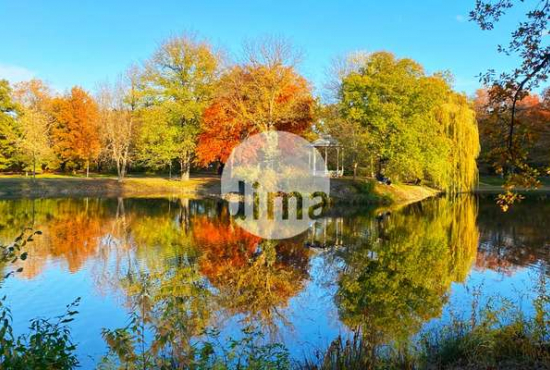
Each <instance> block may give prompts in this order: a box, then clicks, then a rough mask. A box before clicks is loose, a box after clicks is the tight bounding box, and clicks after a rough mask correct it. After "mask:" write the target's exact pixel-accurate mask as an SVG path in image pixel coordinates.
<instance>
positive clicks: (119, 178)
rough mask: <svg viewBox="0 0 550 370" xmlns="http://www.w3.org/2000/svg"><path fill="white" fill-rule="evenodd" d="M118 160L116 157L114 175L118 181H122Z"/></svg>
mask: <svg viewBox="0 0 550 370" xmlns="http://www.w3.org/2000/svg"><path fill="white" fill-rule="evenodd" d="M120 167H121V166H120V160H118V159H117V161H116V176H117V180H118V182H122V171H121V168H120Z"/></svg>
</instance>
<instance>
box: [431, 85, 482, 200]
mask: <svg viewBox="0 0 550 370" xmlns="http://www.w3.org/2000/svg"><path fill="white" fill-rule="evenodd" d="M437 109H438V114H437V115H438V118H439V121H440V122H441V124H442V125H443V128H444V133H445V135H446V136H447V139H448V141H449V155H448V159H449V160H448V163H449V165H448V166H447V167H446V172H447V173H446V175H447V176H446V178H445V182H444V183H442V184H440V185H441V187H442V188H443V189H444V190H445V191H447V192H449V193H451V194H456V193H460V192H465V191H469V190H471V189H472V188H473V187H474V186H475V185H476V183H477V180H478V170H477V157H478V156H479V153H480V150H481V147H480V144H479V132H478V128H477V121H476V117H475V112H474V110H473V109H472V108H471V107H470V104H469V103H468V100H467V98H466V97H465V96H464V95H461V94H457V93H455V92H453V91H450V90H449V91H448V94H447V101H446V102H445V103H444V104H442V105H440V106H438V107H437Z"/></svg>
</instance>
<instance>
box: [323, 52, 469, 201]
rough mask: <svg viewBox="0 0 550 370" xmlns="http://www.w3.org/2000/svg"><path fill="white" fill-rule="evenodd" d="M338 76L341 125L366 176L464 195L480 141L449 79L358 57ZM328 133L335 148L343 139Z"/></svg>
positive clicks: (384, 58) (402, 62)
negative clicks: (360, 151)
mask: <svg viewBox="0 0 550 370" xmlns="http://www.w3.org/2000/svg"><path fill="white" fill-rule="evenodd" d="M355 60H356V62H355V64H354V65H353V66H352V67H350V68H348V69H347V70H346V71H345V73H341V81H340V87H339V91H338V104H337V105H338V107H339V111H340V117H339V118H340V119H344V120H345V121H347V122H354V123H356V126H357V128H358V131H360V132H359V133H358V135H357V137H358V138H359V139H358V140H361V141H362V142H361V145H360V146H361V148H365V151H366V153H367V154H366V155H365V156H364V158H363V159H362V161H363V163H360V166H361V167H363V168H367V173H369V172H370V173H371V174H373V175H374V174H375V173H376V174H379V175H380V174H384V175H387V176H390V177H391V178H392V180H394V181H403V182H414V183H422V182H424V183H427V184H429V185H431V186H434V187H437V188H439V189H441V190H443V191H445V192H448V193H458V192H462V191H469V190H471V189H472V188H473V186H474V185H475V183H476V179H477V167H476V158H477V156H478V154H479V138H478V133H477V124H476V121H475V114H474V111H473V109H471V108H470V106H469V104H468V101H467V99H466V97H465V96H463V95H461V94H457V93H456V92H454V91H453V90H452V88H451V80H452V78H451V76H450V75H448V74H445V73H437V74H434V75H427V74H426V73H425V72H424V70H423V68H422V66H421V65H420V64H418V63H416V62H415V61H413V60H411V59H406V58H405V59H398V58H395V57H394V56H393V55H392V54H390V53H387V52H378V53H373V54H365V55H364V56H363V57H362V58H356V59H355ZM327 125H328V129H329V131H331V134H333V135H334V136H335V137H337V138H339V139H340V140H341V141H342V142H347V141H349V139H346V137H345V134H344V133H342V132H341V131H342V130H341V129H339V128H338V127H337V126H338V125H335V129H334V130H331V129H330V128H331V124H330V122H328V124H327Z"/></svg>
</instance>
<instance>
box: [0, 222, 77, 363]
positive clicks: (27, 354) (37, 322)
mask: <svg viewBox="0 0 550 370" xmlns="http://www.w3.org/2000/svg"><path fill="white" fill-rule="evenodd" d="M40 234H41V233H40V232H39V231H37V232H34V233H30V234H29V233H28V232H27V233H23V234H21V235H20V236H19V237H17V238H16V239H15V241H14V242H13V243H11V244H9V245H0V267H1V266H4V265H5V264H6V263H16V262H17V261H25V260H26V259H27V252H25V251H24V248H25V246H26V245H27V244H28V243H30V242H32V241H33V237H34V236H35V235H40ZM22 270H23V268H21V267H19V268H18V269H16V270H12V271H9V272H8V273H6V274H5V276H4V278H8V277H10V276H12V275H13V274H15V273H19V272H21V271H22ZM5 299H6V297H5V296H4V297H3V298H2V299H1V300H0V369H2V370H3V369H10V370H11V369H13V370H19V369H21V370H27V369H52V370H54V369H55V370H65V369H74V368H76V367H77V366H78V365H79V362H78V359H77V356H76V354H75V350H76V344H74V343H73V342H72V339H71V334H70V329H69V327H68V325H67V324H68V323H70V322H71V321H73V320H74V316H75V315H76V314H77V313H78V311H76V306H78V303H79V301H80V299H77V300H76V301H75V302H73V303H72V304H70V305H68V306H67V311H66V313H65V314H63V315H61V316H58V317H56V318H55V319H54V320H51V319H44V318H34V319H32V320H31V323H30V326H29V330H30V331H29V333H28V334H23V335H19V336H15V335H14V333H13V318H12V312H11V310H10V309H9V307H7V306H6V305H5V304H4V301H5Z"/></svg>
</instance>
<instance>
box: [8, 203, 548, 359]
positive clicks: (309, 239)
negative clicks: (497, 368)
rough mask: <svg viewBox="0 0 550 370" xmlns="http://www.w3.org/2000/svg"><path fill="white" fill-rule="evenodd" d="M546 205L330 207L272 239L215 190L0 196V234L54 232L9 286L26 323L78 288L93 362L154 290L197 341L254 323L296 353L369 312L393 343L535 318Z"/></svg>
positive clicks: (81, 341)
mask: <svg viewBox="0 0 550 370" xmlns="http://www.w3.org/2000/svg"><path fill="white" fill-rule="evenodd" d="M549 215H550V200H547V199H545V198H541V199H528V200H525V201H523V202H522V203H520V204H518V205H516V206H514V207H513V208H512V210H511V211H509V212H507V213H502V212H501V211H500V210H499V208H498V207H497V206H496V205H495V202H494V200H493V199H492V197H489V196H487V197H485V198H479V197H478V198H476V197H469V196H464V197H459V198H457V199H453V200H450V199H446V198H439V199H430V200H426V201H423V202H421V203H417V204H412V205H409V206H406V207H403V208H401V209H397V210H392V211H387V210H386V211H383V210H377V209H373V208H365V207H362V208H353V207H342V208H338V207H335V208H333V209H331V210H330V211H329V213H328V214H327V215H326V216H325V217H323V218H321V219H319V220H317V221H316V222H315V224H314V225H312V226H311V228H310V229H309V230H308V231H306V232H305V233H303V234H302V235H300V236H298V237H295V238H292V239H288V240H284V241H279V242H274V241H263V240H261V239H259V238H257V237H254V236H251V235H249V234H247V233H246V232H244V231H243V230H241V229H239V228H238V227H237V226H236V225H235V224H234V223H233V222H232V220H231V219H230V217H229V213H228V210H227V206H226V204H225V203H223V202H221V201H217V200H211V199H203V200H194V199H179V198H174V199H168V198H167V199H137V198H136V199H122V198H118V199H117V198H114V199H99V198H98V199H91V198H87V199H41V200H3V201H0V241H3V242H9V241H11V240H13V239H14V238H15V237H16V236H17V235H18V234H19V233H20V232H21V231H22V230H23V229H24V228H26V227H31V228H33V229H35V230H41V231H42V232H43V234H42V235H41V236H38V237H36V239H35V242H34V243H32V244H31V245H30V247H29V258H28V260H27V261H25V262H24V265H23V266H24V270H23V271H22V273H20V274H18V275H17V276H16V277H15V278H10V279H7V280H6V281H4V282H3V283H2V287H1V290H2V295H7V297H8V298H7V304H8V305H9V306H10V307H11V309H12V311H13V314H14V324H15V329H16V331H17V332H18V333H22V332H24V331H25V330H26V328H27V326H28V322H29V320H30V319H31V318H33V317H37V316H42V317H52V316H56V315H59V314H61V313H63V311H64V308H65V306H66V305H67V304H69V303H71V302H72V301H74V300H75V299H76V298H77V297H81V303H80V306H79V314H78V316H77V318H76V320H75V321H74V322H72V323H71V329H72V334H73V338H74V340H75V342H77V343H78V354H79V358H80V360H81V363H82V367H83V368H92V367H93V366H94V364H96V363H97V362H98V361H99V360H100V359H101V357H102V356H103V355H104V354H105V353H106V346H105V342H104V341H103V339H102V337H101V330H102V328H110V329H114V328H119V327H123V326H125V325H127V324H128V322H129V313H131V312H136V309H135V302H136V297H137V296H138V295H139V294H140V291H143V289H144V287H147V292H148V294H150V296H151V300H152V301H153V302H157V301H162V300H163V299H165V298H166V297H173V296H177V297H179V298H180V299H179V303H180V304H179V306H178V309H179V310H180V311H179V312H178V313H177V315H178V316H179V317H181V318H183V320H184V321H185V324H184V325H182V328H183V329H181V330H182V331H183V332H182V333H180V334H181V336H182V337H185V338H188V340H193V339H196V338H197V337H198V336H199V335H200V333H202V332H203V330H204V329H205V328H214V329H216V330H219V331H220V338H222V340H223V338H227V337H229V336H232V337H236V336H238V335H239V333H240V331H241V329H242V328H243V327H246V326H248V325H250V324H253V325H254V326H256V327H258V328H260V329H261V331H262V332H264V333H266V338H268V339H267V340H271V341H276V342H282V343H284V344H285V345H286V346H287V347H288V348H289V350H290V353H291V355H292V356H293V357H294V358H297V359H301V358H303V357H304V356H313V355H314V353H315V351H318V350H323V349H324V348H326V347H327V346H328V345H329V344H330V342H331V341H332V340H333V339H334V338H336V337H337V336H338V335H340V334H342V335H347V334H349V333H350V330H353V329H354V328H357V327H359V326H361V325H362V324H364V323H365V322H368V323H369V326H368V327H369V329H368V330H370V331H372V332H374V333H376V335H377V336H378V337H379V338H381V339H382V340H385V341H390V340H396V339H400V338H407V337H411V336H414V335H416V334H418V333H420V332H422V331H425V330H428V329H429V328H433V327H437V325H440V324H442V323H444V322H446V321H448V320H450V317H451V316H453V315H457V314H459V315H464V316H465V317H468V314H469V312H470V311H471V309H472V307H473V305H474V304H481V305H483V304H484V303H485V302H487V300H488V299H491V297H494V296H501V297H507V298H509V299H510V300H512V301H514V302H516V303H519V304H521V307H522V309H523V310H524V311H525V312H526V313H527V314H530V313H532V307H531V305H530V303H529V302H530V300H531V298H532V297H533V295H534V290H535V289H534V288H535V286H536V284H537V282H538V281H539V279H540V276H543V275H548V271H549V269H548V263H549V261H550V217H549Z"/></svg>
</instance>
